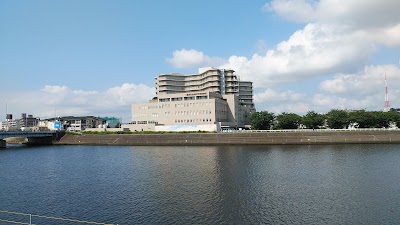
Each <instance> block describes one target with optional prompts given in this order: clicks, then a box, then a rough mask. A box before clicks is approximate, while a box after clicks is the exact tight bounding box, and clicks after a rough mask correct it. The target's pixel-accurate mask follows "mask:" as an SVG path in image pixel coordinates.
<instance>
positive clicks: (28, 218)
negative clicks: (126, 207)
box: [0, 210, 114, 225]
mask: <svg viewBox="0 0 400 225" xmlns="http://www.w3.org/2000/svg"><path fill="white" fill-rule="evenodd" d="M1 214H3V215H4V214H6V215H18V216H23V217H24V219H25V221H16V220H14V219H2V218H1V216H0V222H4V223H10V224H25V225H36V224H35V223H33V222H34V221H33V220H34V219H35V218H42V219H49V220H56V221H65V222H73V223H81V224H96V225H114V224H111V223H101V222H93V221H85V220H78V219H68V218H62V217H54V216H44V215H37V214H32V213H22V212H13V211H7V210H0V215H1Z"/></svg>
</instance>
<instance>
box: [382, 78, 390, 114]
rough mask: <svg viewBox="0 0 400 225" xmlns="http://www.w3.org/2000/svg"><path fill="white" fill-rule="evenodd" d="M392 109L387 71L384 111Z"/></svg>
mask: <svg viewBox="0 0 400 225" xmlns="http://www.w3.org/2000/svg"><path fill="white" fill-rule="evenodd" d="M389 110H390V103H389V96H388V87H387V80H386V73H385V106H384V108H383V111H384V112H388V111H389Z"/></svg>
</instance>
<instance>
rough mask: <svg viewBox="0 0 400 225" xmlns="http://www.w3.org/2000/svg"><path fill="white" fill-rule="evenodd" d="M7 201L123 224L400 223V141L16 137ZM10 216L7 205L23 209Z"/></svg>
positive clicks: (2, 165) (5, 168) (1, 183)
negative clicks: (120, 141)
mask: <svg viewBox="0 0 400 225" xmlns="http://www.w3.org/2000/svg"><path fill="white" fill-rule="evenodd" d="M0 210H8V211H17V212H27V213H33V214H40V215H49V216H56V217H66V218H74V219H81V220H88V221H96V222H106V223H115V224H120V225H122V224H398V223H399V221H400V145H366V144H365V145H326V146H322V145H321V146H317V145H316V146H306V145H305V146H204V147H201V146H196V147H110V146H46V147H20V146H11V147H9V148H7V149H2V150H0ZM10 217H11V216H10V215H6V214H5V213H0V219H3V220H4V219H16V217H24V216H18V215H14V217H13V218H10ZM18 219H21V220H23V219H25V220H26V218H18ZM34 219H35V220H36V221H35V220H34V221H32V222H33V223H36V224H74V223H61V222H60V221H57V222H54V221H51V220H48V219H40V218H34ZM0 224H7V223H2V222H0Z"/></svg>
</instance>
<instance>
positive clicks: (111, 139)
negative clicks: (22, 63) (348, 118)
mask: <svg viewBox="0 0 400 225" xmlns="http://www.w3.org/2000/svg"><path fill="white" fill-rule="evenodd" d="M339 143H400V131H315V132H313V131H310V132H265V133H264V132H263V133H257V132H251V133H193V134H179V133H174V134H107V135H96V134H82V135H70V134H67V135H65V136H64V137H63V138H61V140H60V141H58V142H56V143H55V144H64V145H130V146H135V145H137V146H139V145H235V144H240V145H268V144H339Z"/></svg>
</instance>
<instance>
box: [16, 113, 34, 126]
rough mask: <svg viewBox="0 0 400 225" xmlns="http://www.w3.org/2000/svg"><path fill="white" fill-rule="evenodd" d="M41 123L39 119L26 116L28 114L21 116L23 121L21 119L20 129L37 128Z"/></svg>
mask: <svg viewBox="0 0 400 225" xmlns="http://www.w3.org/2000/svg"><path fill="white" fill-rule="evenodd" d="M38 122H39V118H35V117H33V116H32V115H28V116H26V113H22V114H21V119H19V126H20V127H35V126H36V125H37V124H38Z"/></svg>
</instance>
